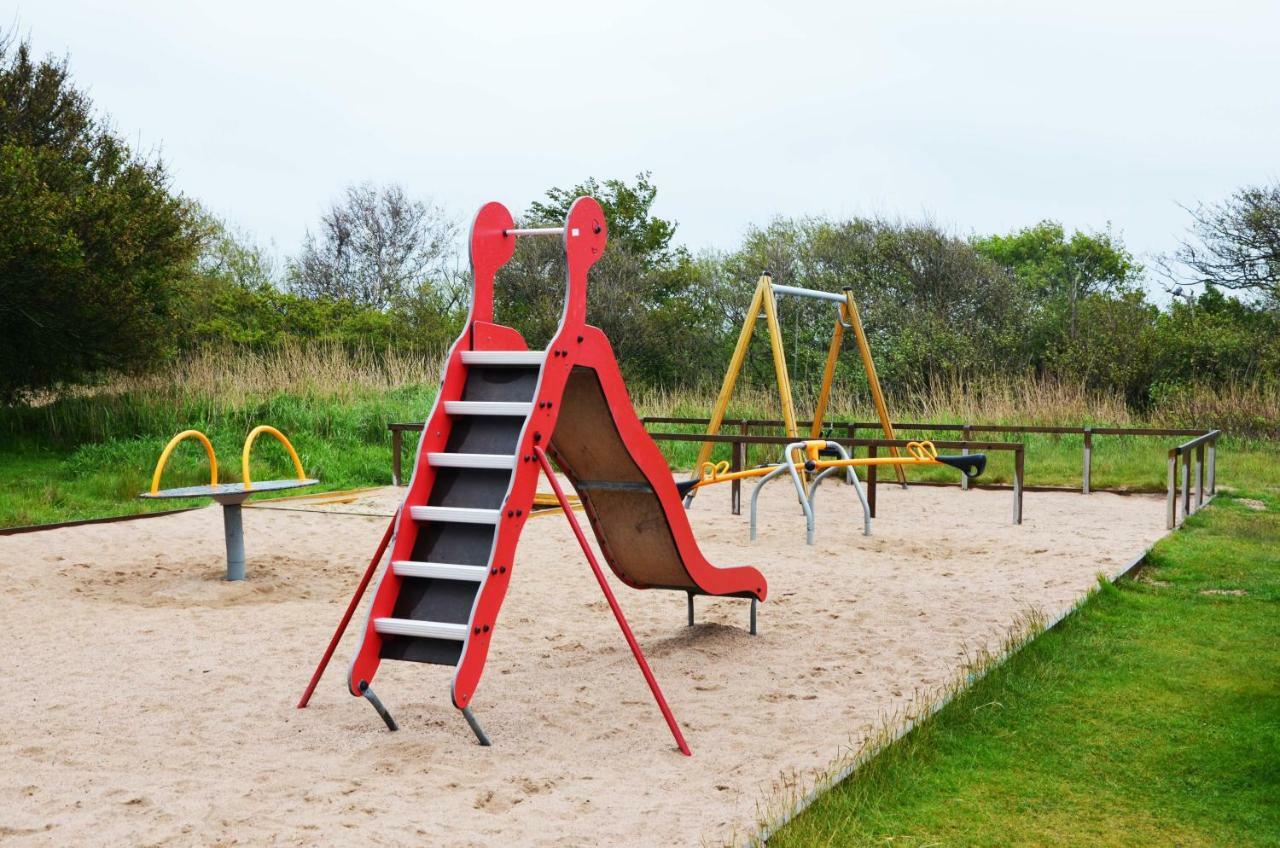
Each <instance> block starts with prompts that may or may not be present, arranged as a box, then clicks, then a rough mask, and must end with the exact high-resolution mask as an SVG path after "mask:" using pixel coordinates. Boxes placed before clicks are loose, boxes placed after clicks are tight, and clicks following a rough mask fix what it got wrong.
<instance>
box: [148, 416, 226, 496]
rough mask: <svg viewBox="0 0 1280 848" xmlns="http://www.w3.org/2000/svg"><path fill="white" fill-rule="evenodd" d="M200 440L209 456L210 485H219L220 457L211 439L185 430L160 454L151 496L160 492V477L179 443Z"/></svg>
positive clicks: (194, 431)
mask: <svg viewBox="0 0 1280 848" xmlns="http://www.w3.org/2000/svg"><path fill="white" fill-rule="evenodd" d="M192 438H194V439H199V440H200V442H201V444H203V445H204V452H205V453H206V454H208V455H209V485H210V486H216V485H218V457H217V456H216V455H215V454H214V452H213V444H212V443H211V442H210V441H209V437H208V436H206V435H205V434H204V433H201V432H200V431H199V430H183V431H182V432H181V433H179V434H178V435H176V436H174V437H173V438H172V439H170V440H169V444H167V445H165V446H164V450H163V451H162V452H161V454H160V461H159V462H157V463H156V473H155V474H152V475H151V494H153V495H154V494H155V493H156V492H158V491H160V475H161V474H163V473H164V466H165V463H167V462H168V461H169V454H171V453H173V449H174V448H176V447H177V446H178V442H181V441H182V440H183V439H192Z"/></svg>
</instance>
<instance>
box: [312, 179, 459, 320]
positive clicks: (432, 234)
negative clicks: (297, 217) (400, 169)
mask: <svg viewBox="0 0 1280 848" xmlns="http://www.w3.org/2000/svg"><path fill="white" fill-rule="evenodd" d="M457 238H458V224H457V222H456V221H455V220H453V218H451V217H450V216H449V215H448V214H447V213H446V212H445V211H444V210H443V209H442V208H441V207H438V206H434V205H431V204H428V203H425V202H423V201H420V200H411V199H410V198H409V197H408V196H407V195H406V194H405V191H404V189H403V188H401V187H400V186H399V185H395V184H391V185H388V186H384V187H382V188H375V187H374V186H372V185H370V184H368V183H365V184H363V185H357V186H349V187H348V188H347V190H346V191H345V193H344V194H343V197H342V199H341V200H340V201H338V202H337V203H334V204H333V206H332V207H331V208H330V209H329V211H328V212H326V213H325V214H324V215H323V216H322V217H321V219H320V234H319V236H315V235H312V233H311V232H310V231H308V232H307V235H306V238H305V239H304V241H303V244H302V252H301V253H300V254H299V256H298V258H297V259H296V260H294V261H293V262H292V263H291V265H290V268H289V282H290V286H291V287H292V289H293V290H294V291H295V292H297V293H298V294H300V295H302V296H304V297H310V298H329V299H340V300H350V301H352V302H354V303H358V304H362V305H364V306H372V307H374V308H375V309H386V308H388V307H389V306H391V305H392V304H393V303H394V302H396V301H397V300H399V299H401V298H405V297H410V296H413V295H414V294H415V293H416V292H417V289H418V288H420V287H421V286H424V285H429V284H431V282H432V280H433V279H438V278H440V277H442V276H444V275H446V274H448V272H449V266H450V264H451V262H450V260H452V258H453V256H454V248H455V243H456V241H457Z"/></svg>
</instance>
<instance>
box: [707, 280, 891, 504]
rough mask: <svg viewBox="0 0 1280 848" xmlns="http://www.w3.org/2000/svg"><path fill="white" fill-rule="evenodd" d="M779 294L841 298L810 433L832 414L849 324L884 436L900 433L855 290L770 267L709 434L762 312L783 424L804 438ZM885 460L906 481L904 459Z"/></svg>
mask: <svg viewBox="0 0 1280 848" xmlns="http://www.w3.org/2000/svg"><path fill="white" fill-rule="evenodd" d="M778 295H792V296H796V297H807V298H811V299H814V300H825V301H830V302H832V303H835V304H837V313H836V320H835V327H834V329H833V330H832V333H831V344H830V346H829V347H828V348H827V361H826V365H825V366H824V367H823V369H822V387H821V389H820V390H819V392H818V402H817V405H816V406H815V407H814V410H813V424H812V425H811V426H810V428H809V438H810V439H818V438H820V437H821V435H822V422H823V419H824V418H825V416H826V414H827V405H828V404H829V403H830V401H831V382H832V379H833V378H834V376H835V371H836V360H837V359H838V358H839V356H840V349H841V346H842V345H843V343H844V333H845V330H852V331H853V336H854V340H855V341H856V342H857V345H858V353H859V354H860V355H861V357H862V366H863V368H864V369H865V371H866V373H867V384H868V385H869V386H870V388H871V399H872V401H873V402H874V403H875V407H876V415H877V416H878V417H879V419H880V426H881V428H882V429H883V430H884V436H885V438H886V439H893V438H896V437H895V436H894V434H893V424H892V423H890V419H889V409H888V407H887V406H886V405H885V402H884V393H883V392H882V391H881V390H880V378H879V377H878V376H877V375H876V364H875V361H874V360H873V359H872V358H871V348H870V346H869V345H868V344H867V334H866V333H865V332H864V331H863V329H862V319H861V317H860V316H859V315H858V306H857V304H855V303H854V302H853V292H852V290H851V289H849V288H845V289H844V291H843V293H841V294H836V293H835V292H825V291H817V290H815V289H803V288H797V287H795V286H781V285H777V284H775V283H774V282H773V276H772V275H771V274H770V273H769V272H768V271H765V272H764V273H763V274H761V275H760V279H759V280H758V281H757V282H756V290H755V294H754V295H752V298H751V305H750V306H748V307H747V317H746V320H745V321H744V322H743V324H742V331H741V332H740V333H739V334H738V343H737V345H736V346H735V347H734V349H733V356H732V357H731V358H730V360H729V370H728V371H726V372H725V375H724V383H723V384H722V385H721V387H720V394H719V396H718V397H717V398H716V405H715V408H714V409H713V410H712V412H711V420H710V421H709V422H708V423H707V435H708V436H714V435H716V434H717V433H719V432H720V427H721V425H722V424H723V423H724V417H725V412H726V411H727V410H728V408H729V401H730V400H731V399H732V398H733V389H734V386H735V385H737V382H738V375H739V374H741V373H742V366H743V363H744V362H745V361H746V358H747V349H748V347H750V345H751V336H752V334H753V333H754V332H755V326H756V322H757V321H758V320H759V319H760V316H761V314H762V313H763V315H764V319H765V326H766V327H768V330H769V347H770V350H771V351H772V353H773V370H774V376H775V377H776V379H777V383H778V396H779V398H780V400H781V403H782V424H783V428H784V429H785V430H786V435H787V436H788V437H790V438H791V439H799V437H800V433H799V428H798V426H797V424H796V409H795V400H794V398H793V397H792V394H791V379H790V377H789V376H788V375H787V360H786V357H785V356H784V355H783V347H782V329H781V327H780V326H779V324H778V305H777V296H778ZM712 447H713V443H712V442H703V443H702V448H701V450H699V451H698V460H697V462H695V463H694V465H693V474H692V476H691V477H690V479H691V480H698V481H701V480H702V478H703V468H704V467H705V466H706V465H708V464H709V460H710V459H711V450H712ZM890 451H891V453H892V455H893V457H894V458H898V457H899V453H898V449H897V448H891V449H890ZM795 459H798V458H795ZM793 461H795V460H793ZM885 464H890V465H893V467H894V470H895V472H896V473H897V477H898V482H899V483H901V484H902V485H903V486H905V485H906V484H907V477H906V474H905V473H904V472H903V470H902V463H901V462H900V461H899V462H894V461H893V460H892V459H891V460H889V462H887V463H885ZM713 467H714V466H713Z"/></svg>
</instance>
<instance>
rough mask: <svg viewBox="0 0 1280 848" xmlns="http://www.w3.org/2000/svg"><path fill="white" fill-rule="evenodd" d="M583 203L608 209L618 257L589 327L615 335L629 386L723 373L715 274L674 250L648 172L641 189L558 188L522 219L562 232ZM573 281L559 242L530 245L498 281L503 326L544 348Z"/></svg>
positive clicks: (595, 294)
mask: <svg viewBox="0 0 1280 848" xmlns="http://www.w3.org/2000/svg"><path fill="white" fill-rule="evenodd" d="M582 196H591V197H594V198H595V199H596V200H598V201H600V205H601V207H602V208H603V209H604V214H605V220H606V223H607V224H608V227H609V248H608V250H606V251H605V254H604V256H603V257H602V258H601V259H600V261H599V262H597V263H596V265H595V266H594V268H593V269H592V272H591V286H590V289H589V292H588V298H587V320H588V321H590V322H591V323H592V324H595V325H596V326H598V327H600V328H601V329H603V330H604V331H605V333H606V334H607V335H608V336H609V339H610V341H611V342H612V344H613V347H614V351H615V352H616V353H617V355H618V359H619V361H620V362H621V363H622V368H623V370H624V371H625V372H626V373H627V375H628V377H629V378H632V379H636V380H639V381H641V382H644V383H646V384H648V385H674V384H687V383H690V382H694V381H696V380H698V379H699V378H700V377H701V376H703V375H705V373H706V372H707V371H708V370H709V369H710V368H720V367H723V363H719V362H716V361H715V360H716V359H717V356H718V349H719V338H720V333H721V332H722V327H721V324H722V323H723V314H722V313H717V311H716V308H715V303H714V301H713V299H712V297H711V296H710V295H711V289H713V288H714V285H715V280H714V272H713V269H712V268H711V267H710V266H709V265H708V264H707V263H704V262H698V261H695V260H694V259H693V257H691V256H690V255H689V253H688V251H686V250H684V249H682V248H679V247H675V246H673V245H672V239H673V238H674V236H675V232H676V224H675V222H674V221H668V220H665V219H662V218H659V217H657V216H655V215H654V214H653V209H652V207H653V203H654V200H655V199H656V197H657V188H656V187H655V186H654V185H653V184H652V183H651V182H650V181H649V175H648V174H647V173H641V174H639V175H638V176H637V177H636V179H635V181H634V183H627V182H626V181H624V180H604V181H597V180H595V179H589V180H586V181H585V182H583V183H580V184H578V185H575V186H573V187H571V188H563V189H562V188H552V189H549V190H548V191H547V193H546V199H545V200H544V201H538V202H535V203H532V204H530V206H529V209H528V210H526V211H525V213H524V214H523V215H522V216H521V220H522V222H523V223H525V224H527V225H530V226H553V225H556V224H561V223H563V222H564V218H565V215H566V214H567V213H568V210H569V207H570V206H571V205H572V204H573V201H574V200H576V199H577V198H578V197H582ZM564 274H565V269H564V252H563V248H562V247H561V245H560V243H559V242H557V241H556V240H554V239H524V240H522V242H521V244H520V246H519V248H518V249H517V250H516V254H515V256H514V257H513V258H512V261H511V262H510V263H508V264H507V265H506V266H505V267H504V268H503V269H502V271H501V272H499V276H498V279H497V286H496V289H495V292H494V298H495V302H496V310H497V314H498V318H499V320H501V321H503V322H505V323H509V324H511V325H512V326H515V327H516V328H518V329H520V330H521V332H523V333H524V335H525V338H526V340H527V341H528V342H529V344H530V345H531V346H534V347H537V346H542V345H545V344H546V342H547V340H548V339H550V337H551V335H552V333H553V332H554V331H555V328H556V326H557V325H558V324H559V321H560V314H561V312H562V310H563V308H564ZM712 363H714V365H713V364H712Z"/></svg>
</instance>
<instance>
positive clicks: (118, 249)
mask: <svg viewBox="0 0 1280 848" xmlns="http://www.w3.org/2000/svg"><path fill="white" fill-rule="evenodd" d="M201 237H202V233H201V231H200V228H199V226H198V222H197V220H196V216H195V214H194V210H193V208H192V205H191V204H190V203H189V202H188V201H187V200H185V199H184V198H182V197H181V196H179V195H176V194H174V193H173V192H172V191H171V190H170V185H169V175H168V173H167V171H166V170H165V168H164V165H163V163H162V162H161V161H160V160H159V159H158V158H155V159H148V158H145V157H142V156H139V155H138V154H136V153H134V152H133V151H132V150H130V148H129V147H128V146H127V145H126V144H125V143H124V142H123V141H122V140H121V139H120V138H119V137H117V136H116V135H115V134H114V133H113V132H112V131H111V130H110V128H109V127H108V125H107V124H106V122H105V120H103V119H101V118H98V117H96V116H95V115H94V113H93V108H92V104H91V103H90V100H89V98H88V96H87V95H85V94H84V93H83V92H82V91H80V90H78V89H77V88H76V87H75V86H74V85H73V84H72V81H71V76H70V71H69V69H68V67H67V64H66V62H65V61H63V62H58V61H54V60H52V59H43V60H36V59H34V58H33V57H32V55H31V48H30V45H29V44H28V43H27V42H25V41H23V42H20V43H18V44H16V46H15V44H14V43H13V41H12V39H11V38H9V37H6V36H0V400H10V401H11V400H13V399H15V398H17V397H20V396H22V395H23V394H25V393H28V392H32V391H36V390H40V389H47V388H51V387H54V386H57V385H59V384H64V383H70V382H74V381H81V380H85V379H90V378H92V377H93V376H94V375H95V374H98V373H100V372H103V371H106V370H115V369H130V368H137V367H141V366H145V365H148V364H150V363H152V362H154V361H156V359H157V358H158V357H161V356H163V355H164V354H166V353H168V352H170V351H171V350H172V349H173V347H174V340H173V335H172V333H171V331H170V329H169V327H168V323H167V322H168V318H169V316H170V313H171V306H172V299H173V295H174V291H175V287H174V280H175V279H177V278H180V277H182V276H183V275H185V274H186V273H187V272H188V271H189V269H190V267H191V263H192V261H193V260H194V258H195V256H196V254H197V252H198V250H199V246H200V241H201Z"/></svg>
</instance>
